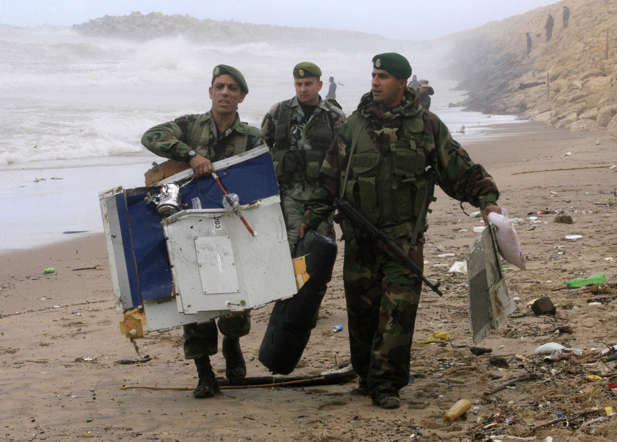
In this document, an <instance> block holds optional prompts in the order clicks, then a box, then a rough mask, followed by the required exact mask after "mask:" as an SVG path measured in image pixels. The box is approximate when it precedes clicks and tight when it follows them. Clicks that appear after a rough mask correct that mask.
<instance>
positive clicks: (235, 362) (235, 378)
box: [223, 336, 246, 384]
mask: <svg viewBox="0 0 617 442" xmlns="http://www.w3.org/2000/svg"><path fill="white" fill-rule="evenodd" d="M223 356H224V357H225V375H226V376H227V379H229V382H230V383H231V384H235V383H237V382H240V381H242V380H243V379H244V378H245V377H246V363H245V362H244V356H242V350H241V349H240V339H239V338H230V337H228V336H224V337H223Z"/></svg>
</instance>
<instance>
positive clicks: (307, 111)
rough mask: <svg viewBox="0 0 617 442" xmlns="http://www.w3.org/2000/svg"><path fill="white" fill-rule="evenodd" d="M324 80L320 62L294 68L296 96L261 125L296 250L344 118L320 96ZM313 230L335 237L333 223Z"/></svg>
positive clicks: (278, 106)
mask: <svg viewBox="0 0 617 442" xmlns="http://www.w3.org/2000/svg"><path fill="white" fill-rule="evenodd" d="M320 77H321V69H320V68H319V66H317V65H316V64H315V63H311V62H308V61H307V62H302V63H298V64H297V65H296V66H295V67H294V68H293V78H294V87H295V89H296V95H295V96H294V97H293V98H290V99H288V100H285V101H281V102H279V103H276V104H275V105H274V106H272V108H271V109H270V111H269V112H268V113H267V114H266V116H265V117H264V119H263V122H262V124H261V133H262V135H263V138H264V140H265V142H266V144H267V145H268V146H270V149H271V151H272V156H273V159H274V164H275V168H276V173H277V177H278V181H279V187H280V191H281V204H282V208H283V214H284V216H285V225H286V227H287V236H288V240H289V244H290V246H291V247H292V250H293V247H294V245H295V244H296V242H297V241H298V230H299V228H300V224H301V223H302V218H303V216H304V206H305V203H306V201H307V200H308V198H309V197H310V195H311V193H312V192H313V189H315V187H316V186H317V184H318V183H317V179H318V177H319V169H320V167H321V163H322V162H323V159H324V155H325V153H326V151H327V150H328V149H329V148H330V146H331V145H332V143H333V141H334V137H335V133H336V130H337V127H338V126H340V125H341V124H342V123H343V121H344V119H345V115H344V114H343V111H342V110H340V109H339V108H338V107H336V106H335V105H333V104H331V103H330V102H329V101H326V100H322V98H321V97H320V95H319V91H320V90H321V87H322V84H323V83H322V81H321V79H320ZM314 227H315V229H316V230H317V232H318V233H321V234H322V235H326V236H329V237H331V238H334V227H333V224H332V221H331V220H329V219H325V220H323V222H321V223H318V224H317V225H315V226H314ZM313 289H314V296H315V297H319V299H321V298H322V297H323V296H324V294H325V292H326V285H325V284H324V285H323V286H320V287H312V286H311V287H308V286H305V288H303V290H305V291H306V290H313Z"/></svg>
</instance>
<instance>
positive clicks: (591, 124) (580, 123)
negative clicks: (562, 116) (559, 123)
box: [570, 119, 598, 132]
mask: <svg viewBox="0 0 617 442" xmlns="http://www.w3.org/2000/svg"><path fill="white" fill-rule="evenodd" d="M597 128H598V123H596V121H595V120H591V119H580V120H576V121H575V122H574V123H572V124H571V125H570V130H571V131H573V132H583V131H585V132H587V131H591V130H595V129H597Z"/></svg>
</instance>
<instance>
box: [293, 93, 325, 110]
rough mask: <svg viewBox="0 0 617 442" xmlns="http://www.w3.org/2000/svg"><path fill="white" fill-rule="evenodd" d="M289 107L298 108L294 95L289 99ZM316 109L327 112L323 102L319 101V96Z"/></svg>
mask: <svg viewBox="0 0 617 442" xmlns="http://www.w3.org/2000/svg"><path fill="white" fill-rule="evenodd" d="M289 107H300V100H298V96H297V95H294V97H293V98H292V99H291V101H290V103H289ZM317 108H320V109H323V110H328V108H327V107H326V105H325V101H324V100H322V99H321V95H320V96H319V103H318V104H317V107H316V108H315V109H317Z"/></svg>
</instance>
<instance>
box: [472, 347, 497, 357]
mask: <svg viewBox="0 0 617 442" xmlns="http://www.w3.org/2000/svg"><path fill="white" fill-rule="evenodd" d="M469 351H471V352H472V353H473V354H474V355H476V356H480V355H483V354H485V353H491V352H492V351H493V349H491V348H485V347H469Z"/></svg>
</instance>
